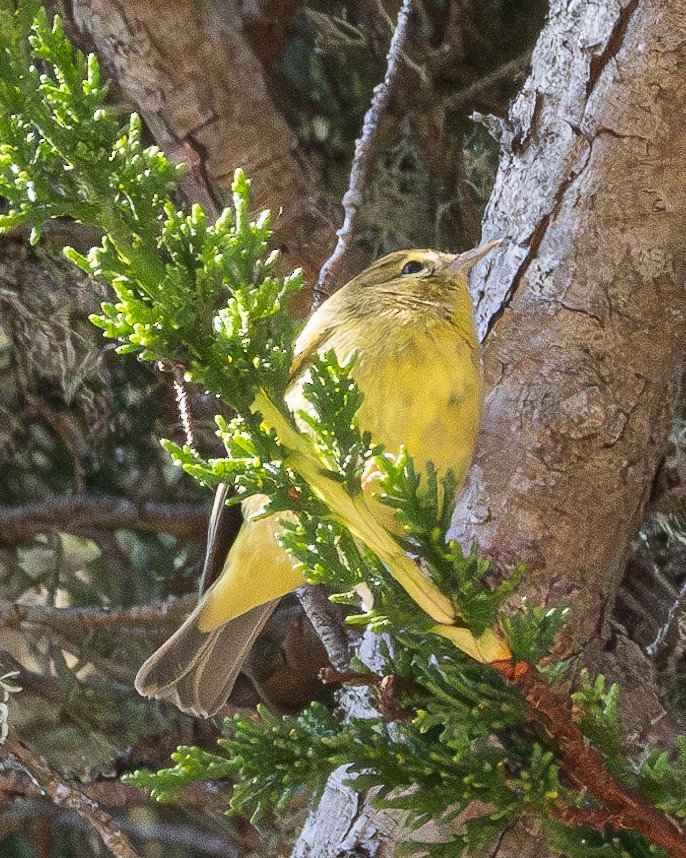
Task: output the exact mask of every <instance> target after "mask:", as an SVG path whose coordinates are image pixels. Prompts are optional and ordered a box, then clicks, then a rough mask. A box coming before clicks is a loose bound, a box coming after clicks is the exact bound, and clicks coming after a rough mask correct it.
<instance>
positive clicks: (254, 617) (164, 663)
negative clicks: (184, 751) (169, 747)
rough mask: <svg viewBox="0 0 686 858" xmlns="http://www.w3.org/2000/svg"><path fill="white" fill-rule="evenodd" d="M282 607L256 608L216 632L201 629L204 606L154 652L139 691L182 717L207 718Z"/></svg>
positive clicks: (138, 679) (141, 676) (139, 678)
mask: <svg viewBox="0 0 686 858" xmlns="http://www.w3.org/2000/svg"><path fill="white" fill-rule="evenodd" d="M277 604H278V602H276V601H274V602H268V603H267V604H266V605H260V606H259V607H257V608H253V609H252V610H251V611H248V612H247V613H246V614H243V615H242V616H240V617H237V618H236V619H235V620H234V621H233V622H232V623H227V624H225V625H222V626H220V627H219V628H216V629H214V630H213V631H211V632H206V633H205V632H201V631H200V629H199V628H198V614H199V612H200V610H201V607H200V605H198V607H197V608H196V609H195V611H193V613H192V614H191V615H190V616H189V617H188V619H187V620H186V622H185V623H184V624H183V625H182V626H181V628H180V629H178V631H176V632H175V634H173V635H172V637H170V638H169V640H168V641H166V642H165V643H164V644H162V646H161V647H160V648H159V649H158V650H157V651H156V652H154V653H153V654H152V655H151V656H150V658H149V659H148V660H147V661H146V662H145V663H144V664H143V666H142V667H141V669H140V670H139V671H138V675H137V676H136V682H135V685H136V689H137V690H138V692H139V693H140V694H143V695H144V696H145V697H159V698H161V699H163V700H168V701H169V702H170V703H173V704H174V705H175V706H177V707H178V708H179V709H181V710H182V711H183V712H190V713H191V714H193V715H199V716H202V717H204V718H208V717H209V716H210V715H214V713H215V712H216V711H217V710H218V709H220V708H221V707H222V706H223V705H224V703H225V702H226V700H227V698H228V697H229V695H230V694H231V691H232V689H233V686H234V683H235V682H236V677H237V676H238V674H239V672H240V670H241V667H242V666H243V662H244V661H245V658H246V656H247V655H248V653H249V652H250V650H251V648H252V645H253V644H254V642H255V640H256V638H257V636H258V635H259V633H260V632H261V631H262V629H263V628H264V625H265V623H266V622H267V620H268V619H269V617H270V616H271V615H272V612H273V611H274V609H275V608H276V606H277Z"/></svg>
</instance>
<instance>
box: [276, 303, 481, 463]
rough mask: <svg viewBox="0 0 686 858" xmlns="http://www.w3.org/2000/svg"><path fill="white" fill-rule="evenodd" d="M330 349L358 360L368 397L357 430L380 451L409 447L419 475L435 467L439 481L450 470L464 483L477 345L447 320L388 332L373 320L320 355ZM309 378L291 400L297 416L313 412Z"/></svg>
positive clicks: (474, 425)
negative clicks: (307, 385)
mask: <svg viewBox="0 0 686 858" xmlns="http://www.w3.org/2000/svg"><path fill="white" fill-rule="evenodd" d="M415 322H416V318H415ZM375 326H376V327H375ZM329 349H333V350H334V351H335V352H336V356H337V358H338V360H339V361H340V362H345V361H347V360H348V359H349V357H350V355H351V353H352V352H353V351H355V352H357V359H356V361H355V364H354V366H353V369H352V374H353V376H354V378H355V380H356V381H357V383H358V385H359V387H360V389H361V391H362V392H363V393H364V402H363V403H362V406H361V407H360V411H359V425H360V428H361V429H363V430H366V431H369V432H370V433H371V436H372V441H373V442H374V443H376V444H383V446H384V447H385V449H386V450H387V451H388V452H390V453H397V452H398V451H399V449H400V447H401V445H405V447H407V449H408V451H409V452H410V453H411V455H412V456H413V458H414V460H415V464H416V466H417V468H418V470H420V472H421V471H423V470H424V469H425V467H426V464H427V462H429V461H431V462H433V463H434V465H435V466H436V468H437V469H438V471H439V473H442V474H445V472H446V471H447V470H448V469H452V470H454V471H455V472H456V473H457V475H458V476H459V477H461V476H462V475H463V474H464V472H465V471H466V469H467V467H468V466H469V462H470V460H471V457H472V453H473V450H474V445H475V442H476V434H477V430H478V425H479V418H480V412H481V399H482V392H481V374H480V370H479V363H478V353H477V347H476V345H475V344H474V343H471V344H470V343H468V342H467V341H466V340H465V339H464V337H463V336H462V334H461V333H460V332H459V331H458V330H456V329H455V328H454V327H453V326H452V325H451V324H450V323H448V322H445V321H443V320H440V321H439V320H436V321H431V322H426V323H421V324H416V323H415V324H412V325H410V324H406V325H398V324H396V325H395V327H394V329H393V330H392V331H390V332H389V331H388V330H387V325H385V324H384V320H373V319H367V320H365V323H364V329H359V328H358V327H357V326H355V325H350V324H348V325H345V326H342V329H341V330H339V331H338V332H334V333H333V334H332V335H331V336H330V337H328V338H327V340H326V342H325V343H323V344H322V345H321V348H320V351H327V350H329ZM305 376H306V374H305V375H304V376H301V379H300V380H299V381H296V382H295V383H294V384H293V385H292V387H291V389H290V391H289V394H288V396H287V400H288V403H289V406H290V407H291V409H293V410H295V409H304V410H307V407H308V406H307V402H306V400H305V399H304V397H303V395H302V381H303V380H304V377H305Z"/></svg>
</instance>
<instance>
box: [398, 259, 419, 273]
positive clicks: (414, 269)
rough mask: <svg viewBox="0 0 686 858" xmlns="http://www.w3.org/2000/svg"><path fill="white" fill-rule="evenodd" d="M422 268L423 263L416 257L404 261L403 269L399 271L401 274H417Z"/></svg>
mask: <svg viewBox="0 0 686 858" xmlns="http://www.w3.org/2000/svg"><path fill="white" fill-rule="evenodd" d="M423 270H424V263H423V262H419V260H417V259H412V260H410V261H409V262H406V263H405V265H403V269H402V271H401V272H400V273H401V274H419V272H420V271H423Z"/></svg>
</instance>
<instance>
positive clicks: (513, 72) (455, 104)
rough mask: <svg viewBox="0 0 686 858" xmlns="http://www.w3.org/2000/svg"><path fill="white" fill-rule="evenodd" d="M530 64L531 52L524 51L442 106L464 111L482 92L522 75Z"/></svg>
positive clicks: (450, 98)
mask: <svg viewBox="0 0 686 858" xmlns="http://www.w3.org/2000/svg"><path fill="white" fill-rule="evenodd" d="M530 62H531V51H524V52H523V53H521V54H520V55H519V56H517V57H515V58H514V59H513V60H508V61H507V62H506V63H503V64H502V65H501V66H498V68H497V69H493V71H492V72H489V73H488V74H487V75H484V77H482V78H481V79H480V80H477V81H474V83H472V84H470V85H469V86H466V87H465V88H464V89H460V90H458V91H457V92H455V93H453V94H452V95H451V96H449V97H448V98H447V99H446V100H445V101H444V102H443V105H444V107H445V108H446V109H450V110H464V109H465V108H467V107H470V106H471V104H472V102H473V101H474V99H475V98H476V97H477V96H478V95H481V94H482V93H483V92H485V91H487V90H489V89H490V88H491V87H493V86H495V85H496V84H499V83H501V82H502V81H504V80H510V81H511V80H513V79H514V78H516V77H517V76H519V75H523V74H524V73H525V72H526V70H527V68H528V66H529V64H530Z"/></svg>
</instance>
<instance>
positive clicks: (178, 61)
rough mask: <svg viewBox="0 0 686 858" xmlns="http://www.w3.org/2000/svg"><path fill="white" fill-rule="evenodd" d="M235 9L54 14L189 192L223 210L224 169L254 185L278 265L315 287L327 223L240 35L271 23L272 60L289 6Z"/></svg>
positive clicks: (88, 1)
mask: <svg viewBox="0 0 686 858" xmlns="http://www.w3.org/2000/svg"><path fill="white" fill-rule="evenodd" d="M247 6H250V4H247ZM240 7H241V4H239V3H237V2H234V0H228V2H221V3H219V2H216V0H201V2H195V0H181V2H179V3H173V4H171V5H170V4H168V3H163V2H160V0H153V2H149V0H145V2H132V3H131V2H127V3H122V2H109V0H75V2H73V3H70V4H69V7H68V10H67V9H64V4H63V11H68V20H70V21H71V24H72V28H74V29H75V30H76V31H77V32H78V33H80V34H81V40H83V39H84V38H85V39H86V40H87V41H90V42H92V44H94V45H96V46H97V53H98V56H99V58H100V60H101V62H102V63H103V64H104V67H105V69H106V70H107V72H108V74H109V75H110V76H111V77H112V79H113V80H115V81H116V83H117V85H118V86H119V87H120V88H121V90H122V92H123V94H124V96H125V97H126V98H127V99H128V100H130V101H131V102H133V104H134V105H135V106H136V109H137V110H138V111H139V112H140V113H141V115H142V116H143V118H144V120H145V122H146V123H147V125H148V127H149V128H150V130H151V132H152V134H153V135H154V137H155V140H156V142H157V143H158V144H159V145H160V147H161V148H163V149H164V150H165V152H167V154H169V155H170V156H171V157H177V158H178V160H182V161H185V162H187V163H188V165H189V170H188V172H187V174H186V178H185V180H184V181H185V184H184V185H182V190H183V191H184V192H185V193H186V194H187V196H188V197H189V198H190V199H193V200H196V201H199V202H202V203H203V204H204V205H205V206H207V207H209V208H210V210H212V209H214V210H217V209H218V208H221V206H222V205H223V201H224V200H226V199H227V197H228V196H229V195H230V185H231V180H232V177H233V171H234V169H235V168H236V167H238V166H241V167H243V168H244V169H245V170H246V172H247V174H248V175H249V176H250V177H251V178H252V180H253V191H254V196H253V205H254V206H255V208H256V209H257V208H262V207H266V208H270V209H271V210H272V213H273V216H274V226H275V229H276V238H277V241H278V243H279V245H280V247H281V249H282V252H283V254H284V265H285V266H288V267H289V268H294V267H295V266H296V265H300V266H303V267H304V268H305V273H306V275H307V279H308V282H314V280H316V276H317V274H318V272H319V268H320V266H321V264H322V262H323V261H324V259H325V258H326V255H327V253H328V252H329V251H330V250H331V247H332V246H333V239H334V230H335V223H336V221H335V220H333V219H332V218H331V216H330V215H331V213H330V211H329V208H328V206H327V205H326V203H325V202H324V201H323V199H322V197H321V196H320V194H319V192H318V190H317V183H316V176H314V175H313V171H312V169H311V168H310V167H309V166H307V165H306V164H305V162H304V160H303V158H302V156H301V154H300V152H299V151H298V142H297V139H296V137H295V134H294V133H293V131H292V130H291V129H290V127H289V126H288V123H287V122H286V119H285V117H284V115H283V113H282V112H281V110H280V108H279V105H278V104H277V103H276V101H275V98H274V96H273V95H272V93H271V92H270V90H269V87H268V83H267V79H266V77H265V73H264V67H263V65H262V63H261V62H260V58H259V56H258V53H259V52H260V51H262V52H264V48H265V45H264V44H263V41H264V40H263V41H261V42H259V43H258V44H256V45H255V46H254V48H253V45H251V42H250V38H249V34H250V33H254V32H255V31H257V32H260V33H264V28H263V27H259V26H257V24H256V22H257V21H262V22H263V23H264V22H265V21H268V22H270V24H271V32H272V34H273V37H274V38H273V42H272V57H273V58H274V59H275V58H276V57H278V53H279V51H280V50H282V48H283V35H284V32H285V29H286V27H287V24H288V21H289V16H292V15H293V12H294V8H295V7H294V4H293V3H292V2H291V3H287V4H283V6H281V5H278V4H274V3H268V2H266V3H263V4H261V7H265V8H260V9H257V8H256V9H252V8H250V9H247V10H242V9H241V8H240ZM272 7H275V8H272ZM253 12H254V13H255V14H253ZM258 12H259V14H258ZM243 13H245V16H246V20H245V24H247V32H246V29H245V26H244V19H243V17H242V14H243ZM260 16H262V17H260ZM256 50H257V51H258V53H256ZM262 55H263V54H262ZM263 58H264V56H263ZM282 208H283V212H282V211H281V210H282ZM337 219H338V216H337V215H336V220H337Z"/></svg>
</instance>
